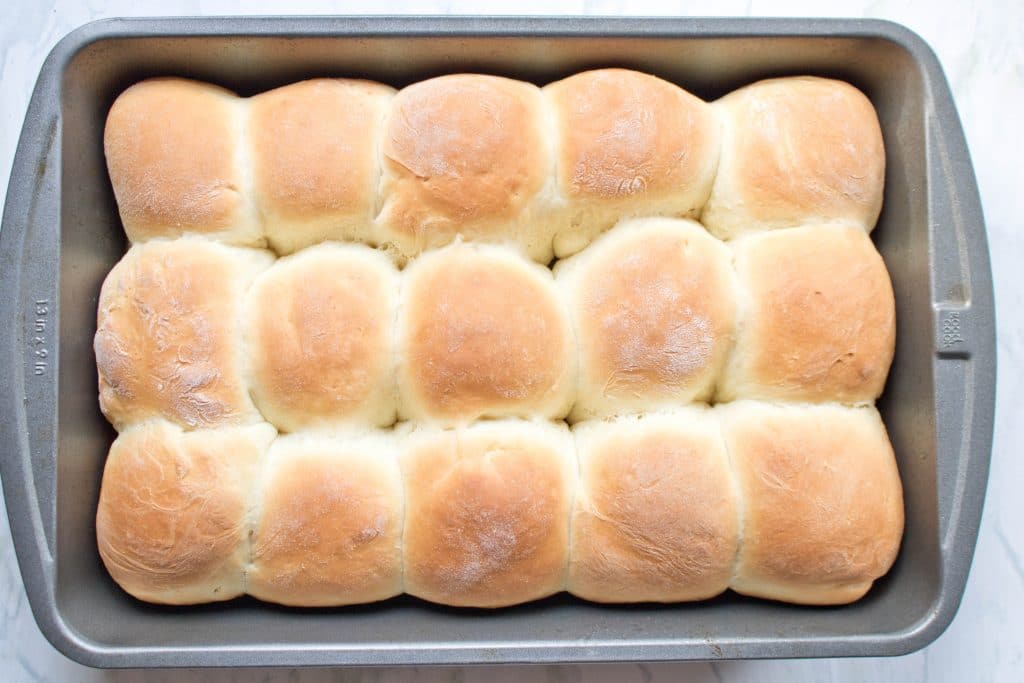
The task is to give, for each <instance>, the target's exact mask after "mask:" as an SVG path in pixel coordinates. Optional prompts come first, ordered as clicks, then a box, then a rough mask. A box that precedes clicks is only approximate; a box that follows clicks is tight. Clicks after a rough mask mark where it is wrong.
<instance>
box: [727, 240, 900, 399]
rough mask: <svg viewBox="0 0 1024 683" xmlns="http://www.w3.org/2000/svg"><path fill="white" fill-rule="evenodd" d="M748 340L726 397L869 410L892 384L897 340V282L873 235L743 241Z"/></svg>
mask: <svg viewBox="0 0 1024 683" xmlns="http://www.w3.org/2000/svg"><path fill="white" fill-rule="evenodd" d="M733 247H734V250H735V254H736V271H737V273H738V274H739V281H740V286H741V290H742V292H743V294H742V298H743V301H744V304H743V305H742V306H741V312H740V323H739V333H738V337H737V342H736V347H735V349H734V350H733V353H732V355H731V357H730V360H729V362H728V365H727V366H726V371H725V373H724V374H723V377H722V381H721V383H720V385H719V391H718V400H719V401H732V400H735V399H737V398H759V399H768V400H793V401H812V402H816V401H838V402H842V403H863V402H867V401H872V400H874V399H875V398H877V397H878V396H879V395H880V394H881V393H882V389H883V387H884V386H885V379H886V376H887V375H888V373H889V365H890V364H891V363H892V356H893V349H894V345H895V339H896V330H895V325H896V323H895V321H896V311H895V303H894V300H893V291H892V284H891V283H890V281H889V273H888V271H887V270H886V268H885V263H884V262H883V261H882V257H881V256H880V255H879V254H878V252H877V251H875V247H874V245H873V244H872V243H871V238H870V237H868V235H867V234H866V233H865V232H864V231H863V230H860V229H859V228H854V227H849V226H820V225H819V226H807V227H803V228H793V229H789V230H778V231H774V232H771V233H765V234H761V235H752V236H750V237H747V238H744V239H741V240H737V241H736V242H735V243H734V245H733Z"/></svg>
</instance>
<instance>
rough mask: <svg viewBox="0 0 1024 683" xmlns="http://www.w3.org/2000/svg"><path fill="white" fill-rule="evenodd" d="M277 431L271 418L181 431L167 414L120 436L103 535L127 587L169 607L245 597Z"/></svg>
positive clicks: (107, 559)
mask: <svg viewBox="0 0 1024 683" xmlns="http://www.w3.org/2000/svg"><path fill="white" fill-rule="evenodd" d="M273 438H274V430H273V428H272V427H270V426H269V425H266V424H259V425H253V426H249V427H234V428H225V429H205V430H201V431H195V432H182V430H181V428H180V427H176V426H174V425H172V424H170V423H168V422H164V421H162V420H152V421H149V422H145V423H143V424H140V425H137V426H135V427H133V428H131V429H129V430H127V431H125V432H123V433H122V434H121V435H120V436H118V437H117V440H115V441H114V445H113V446H111V448H110V455H109V456H108V457H107V464H106V467H105V468H104V471H103V485H102V487H101V489H100V502H99V508H98V510H97V513H96V540H97V543H98V545H99V551H100V557H101V558H102V559H103V564H104V565H106V567H107V571H108V572H110V575H111V576H112V577H113V579H114V580H115V581H116V582H117V583H118V584H119V585H120V586H121V588H123V589H124V590H125V591H127V592H128V593H130V594H131V595H133V596H135V597H136V598H138V599H140V600H145V601H147V602H158V603H164V604H168V605H189V604H194V603H197V602H214V601H217V600H230V599H231V598H234V597H237V596H239V595H241V594H242V592H243V571H244V569H245V564H246V562H247V561H248V558H249V546H248V519H247V515H248V513H249V496H250V492H251V490H252V486H253V480H254V478H255V476H256V473H257V471H258V467H259V460H260V458H261V457H262V454H263V453H264V452H265V451H266V449H267V447H268V446H269V445H270V441H271V440H272V439H273Z"/></svg>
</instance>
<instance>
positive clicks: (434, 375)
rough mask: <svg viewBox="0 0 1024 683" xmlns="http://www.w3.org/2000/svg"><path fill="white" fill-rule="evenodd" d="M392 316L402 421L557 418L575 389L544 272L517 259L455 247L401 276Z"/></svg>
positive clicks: (564, 325) (567, 344) (562, 314)
mask: <svg viewBox="0 0 1024 683" xmlns="http://www.w3.org/2000/svg"><path fill="white" fill-rule="evenodd" d="M403 276H404V281H403V285H402V295H401V302H400V304H399V314H398V345H399V346H398V379H399V389H400V393H401V398H400V401H401V403H400V410H401V415H402V416H403V417H404V418H405V419H410V420H421V421H424V422H437V423H440V424H444V425H457V424H465V423H468V422H470V421H471V420H474V419H476V418H480V417H506V416H519V417H541V418H554V419H560V418H563V417H565V415H566V413H568V412H569V406H570V405H571V403H572V400H573V397H574V395H575V389H576V346H575V340H574V339H573V334H572V329H571V327H570V324H569V317H568V315H567V314H566V311H565V305H564V304H563V302H562V300H561V298H560V297H559V296H558V293H557V291H556V290H555V287H554V283H553V281H552V278H551V272H550V271H549V270H547V269H546V268H543V267H542V266H539V265H537V264H534V263H530V262H529V261H527V260H526V259H524V258H521V257H520V256H518V255H516V254H515V253H514V252H512V251H510V250H507V249H502V248H500V247H495V246H490V245H481V244H461V243H460V244H455V245H452V246H449V247H447V248H444V249H440V250H436V251H432V252H430V253H427V254H424V255H423V256H420V257H419V258H417V259H416V260H415V261H414V262H413V263H412V264H411V265H410V266H409V267H408V268H407V269H406V270H405V271H404V273H403Z"/></svg>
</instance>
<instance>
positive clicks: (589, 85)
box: [544, 69, 719, 257]
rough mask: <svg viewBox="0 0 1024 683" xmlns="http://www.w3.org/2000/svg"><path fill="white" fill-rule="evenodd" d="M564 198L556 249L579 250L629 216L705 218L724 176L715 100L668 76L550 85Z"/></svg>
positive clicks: (601, 76) (573, 79) (583, 77)
mask: <svg viewBox="0 0 1024 683" xmlns="http://www.w3.org/2000/svg"><path fill="white" fill-rule="evenodd" d="M544 94H545V96H546V98H547V100H548V103H549V106H550V107H551V110H552V114H553V118H554V138H555V140H557V146H556V154H557V157H556V169H557V177H556V181H557V187H558V195H559V200H560V203H563V208H562V211H561V212H560V213H561V220H559V221H558V232H557V234H556V236H555V242H554V250H555V254H556V255H557V256H559V257H564V256H569V255H571V254H574V253H576V252H577V251H579V250H580V249H582V248H583V247H585V246H587V244H589V243H590V241H591V240H592V239H593V238H594V237H596V236H597V235H598V234H600V233H601V232H603V231H605V230H607V229H608V228H610V227H611V226H612V225H614V224H615V222H616V221H618V220H619V219H620V218H625V217H630V216H678V217H683V216H689V217H693V218H695V217H697V216H698V215H699V214H700V211H701V209H702V208H703V207H704V203H705V202H706V201H707V198H708V194H709V193H710V192H711V183H712V182H713V181H714V178H715V169H716V167H717V165H718V151H719V122H718V119H717V118H716V117H715V116H714V114H713V112H712V110H711V107H710V106H709V105H708V104H707V103H705V102H703V101H702V100H700V99H698V98H696V97H694V96H693V95H691V94H690V93H688V92H686V91H685V90H683V89H682V88H679V87H678V86H675V85H673V84H671V83H669V82H667V81H663V80H661V79H660V78H657V77H655V76H651V75H648V74H644V73H640V72H637V71H629V70H626V69H598V70H595V71H586V72H583V73H579V74H576V75H574V76H570V77H569V78H566V79H564V80H561V81H558V82H556V83H552V84H550V85H548V86H546V87H545V88H544Z"/></svg>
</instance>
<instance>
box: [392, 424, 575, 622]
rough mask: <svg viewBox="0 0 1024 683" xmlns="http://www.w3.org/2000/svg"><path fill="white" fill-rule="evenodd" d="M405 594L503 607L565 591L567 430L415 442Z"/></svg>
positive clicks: (405, 460) (538, 427)
mask: <svg viewBox="0 0 1024 683" xmlns="http://www.w3.org/2000/svg"><path fill="white" fill-rule="evenodd" d="M401 464H402V476H403V481H404V483H405V504H406V517H405V519H406V523H405V536H404V561H405V590H406V591H407V592H408V593H411V594H412V595H415V596H418V597H421V598H424V599H426V600H430V601H432V602H438V603H442V604H446V605H457V606H463V607H502V606H505V605H514V604H517V603H521V602H527V601H530V600H537V599H539V598H542V597H545V596H547V595H551V594H552V593H556V592H558V591H560V590H562V589H563V588H564V587H565V572H566V562H567V560H568V543H569V505H570V503H571V501H572V496H573V491H574V487H575V485H576V465H575V462H574V461H573V444H572V437H571V436H570V434H569V431H568V430H567V429H566V427H565V425H555V424H551V423H546V422H534V423H530V422H520V421H515V420H500V421H492V422H480V423H477V424H475V425H473V426H471V427H468V428H464V429H457V430H454V431H433V430H429V429H427V430H423V431H421V432H418V433H415V434H413V435H412V438H411V439H410V441H409V442H408V445H407V446H406V447H405V449H404V452H403V453H402V456H401Z"/></svg>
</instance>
